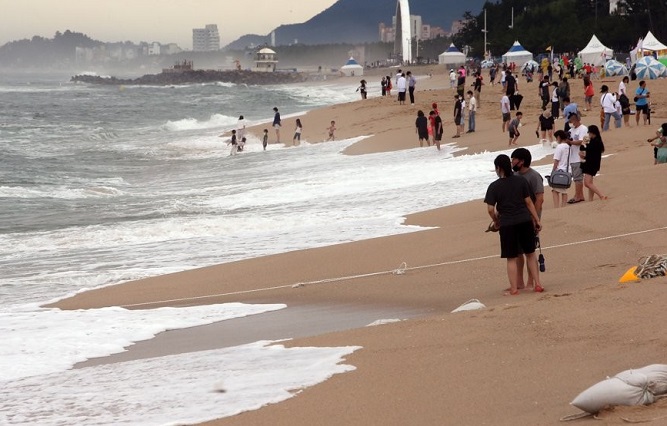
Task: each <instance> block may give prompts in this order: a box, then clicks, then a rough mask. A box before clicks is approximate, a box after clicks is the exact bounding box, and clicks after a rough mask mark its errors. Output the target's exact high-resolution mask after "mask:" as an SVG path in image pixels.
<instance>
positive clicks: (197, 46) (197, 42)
mask: <svg viewBox="0 0 667 426" xmlns="http://www.w3.org/2000/svg"><path fill="white" fill-rule="evenodd" d="M192 50H193V51H195V52H213V51H216V50H220V34H219V33H218V26H217V25H215V24H209V25H206V27H205V28H195V29H193V30H192Z"/></svg>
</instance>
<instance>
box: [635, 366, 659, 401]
mask: <svg viewBox="0 0 667 426" xmlns="http://www.w3.org/2000/svg"><path fill="white" fill-rule="evenodd" d="M633 371H636V372H638V373H641V374H645V375H646V377H647V378H648V389H649V390H650V391H651V392H652V393H653V395H665V394H667V364H651V365H647V366H646V367H642V368H637V369H636V370H633Z"/></svg>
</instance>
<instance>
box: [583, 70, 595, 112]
mask: <svg viewBox="0 0 667 426" xmlns="http://www.w3.org/2000/svg"><path fill="white" fill-rule="evenodd" d="M594 95H595V90H594V89H593V82H592V81H591V78H590V76H586V77H584V98H585V99H584V102H585V104H584V111H590V110H591V109H592V108H593V96H594Z"/></svg>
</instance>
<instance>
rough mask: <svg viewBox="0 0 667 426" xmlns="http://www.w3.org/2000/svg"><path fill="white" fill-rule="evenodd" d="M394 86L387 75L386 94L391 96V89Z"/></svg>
mask: <svg viewBox="0 0 667 426" xmlns="http://www.w3.org/2000/svg"><path fill="white" fill-rule="evenodd" d="M393 88H394V85H393V84H392V83H391V77H389V76H387V96H391V89H393Z"/></svg>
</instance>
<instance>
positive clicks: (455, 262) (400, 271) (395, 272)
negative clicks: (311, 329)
mask: <svg viewBox="0 0 667 426" xmlns="http://www.w3.org/2000/svg"><path fill="white" fill-rule="evenodd" d="M666 229H667V226H661V227H660V228H652V229H645V230H642V231H634V232H626V233H624V234H615V235H609V236H606V237H599V238H592V239H589V240H582V241H573V242H570V243H563V244H556V245H552V246H548V247H542V250H548V249H557V248H563V247H571V246H576V245H582V244H590V243H595V242H600V241H606V240H613V239H617V238H623V237H629V236H633V235H640V234H647V233H650V232H656V231H664V230H666ZM497 257H498V255H497V254H492V255H488V256H480V257H472V258H468V259H460V260H452V261H448V262H440V263H433V264H430V265H421V266H412V267H408V266H407V264H406V263H405V262H403V263H401V266H399V267H398V268H397V269H392V270H388V271H378V272H369V273H366V274H357V275H347V276H342V277H334V278H324V279H321V280H313V281H303V282H298V283H294V284H285V285H279V286H273V287H264V288H256V289H252V290H239V291H232V292H228V293H218V294H207V295H203V296H193V297H183V298H178V299H168V300H157V301H154V302H143V303H132V304H127V305H122V307H124V308H135V307H140V306H150V305H158V304H167V303H174V302H188V301H194V300H202V299H211V298H216V297H224V296H234V295H238V294H250V293H258V292H262V291H270V290H279V289H285V288H298V287H304V286H307V285H316V284H329V283H335V282H340V281H349V280H354V279H359V278H368V277H374V276H379V275H390V274H393V275H404V274H405V273H406V272H408V271H416V270H419V269H428V268H436V267H440V266H449V265H458V264H461V263H469V262H476V261H479V260H486V259H495V258H497ZM649 257H650V256H649ZM666 269H667V264H665V268H663V272H664V271H665V270H666ZM663 275H664V273H663Z"/></svg>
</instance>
